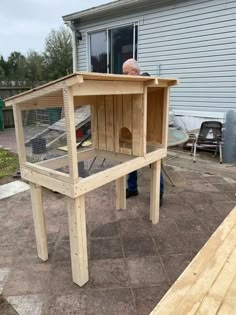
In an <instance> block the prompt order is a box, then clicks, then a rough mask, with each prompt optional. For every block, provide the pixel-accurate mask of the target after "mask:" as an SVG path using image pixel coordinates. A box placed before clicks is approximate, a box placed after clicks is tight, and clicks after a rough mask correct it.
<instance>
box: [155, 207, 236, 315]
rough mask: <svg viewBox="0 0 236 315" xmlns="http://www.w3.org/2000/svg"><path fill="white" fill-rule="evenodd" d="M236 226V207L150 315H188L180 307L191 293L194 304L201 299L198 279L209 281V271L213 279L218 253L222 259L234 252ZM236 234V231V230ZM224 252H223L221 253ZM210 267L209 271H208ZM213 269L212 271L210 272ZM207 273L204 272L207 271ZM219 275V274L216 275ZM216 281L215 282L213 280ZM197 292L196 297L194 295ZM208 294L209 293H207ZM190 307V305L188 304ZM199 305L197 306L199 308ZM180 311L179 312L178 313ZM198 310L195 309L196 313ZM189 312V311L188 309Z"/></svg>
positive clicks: (202, 282)
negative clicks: (196, 285) (198, 298)
mask: <svg viewBox="0 0 236 315" xmlns="http://www.w3.org/2000/svg"><path fill="white" fill-rule="evenodd" d="M235 226H236V207H235V208H234V209H233V210H232V211H231V213H230V214H229V215H228V217H227V218H226V219H225V221H224V222H223V223H222V224H221V225H220V227H219V228H218V229H217V230H216V232H215V233H214V234H213V235H212V237H211V238H210V239H209V240H208V242H207V243H206V244H205V246H204V247H203V248H202V249H201V250H200V252H199V253H198V254H197V255H196V257H195V258H194V259H193V261H192V262H191V263H190V265H189V266H188V267H187V268H186V269H185V271H184V272H183V273H182V275H181V276H180V277H179V278H178V280H177V281H176V282H175V283H174V284H173V286H172V287H171V288H170V290H169V291H168V292H167V293H166V295H165V296H164V297H163V298H162V300H161V301H160V302H159V303H158V305H157V306H156V307H155V308H154V310H153V311H152V312H151V314H150V315H168V314H187V313H185V312H183V313H181V312H182V311H183V309H182V308H181V309H180V306H183V302H184V299H185V298H187V296H188V294H189V293H190V292H191V297H192V298H193V300H192V303H193V304H194V301H196V297H199V295H197V294H201V292H202V290H203V288H200V287H199V284H198V288H197V290H200V291H198V292H196V291H197V290H196V287H195V290H194V291H193V290H192V288H193V289H194V285H195V284H197V283H198V279H199V278H202V276H204V277H206V278H205V280H206V279H208V278H207V277H208V275H207V272H208V271H209V272H210V274H209V277H212V274H214V273H215V272H216V271H217V270H216V268H217V263H216V259H215V256H216V255H217V253H219V254H220V257H227V255H229V254H230V252H231V251H232V248H233V247H234V246H235V241H236V237H235V234H234V235H233V234H231V233H232V231H233V229H235ZM234 233H235V230H234ZM229 237H230V238H231V239H229V241H228V242H229V245H228V244H227V239H228V238H229ZM221 251H222V252H221ZM222 253H223V254H222ZM222 255H223V256H222ZM206 266H208V269H206ZM209 267H211V269H212V270H209V269H210V268H209ZM206 270H207V272H204V271H206ZM216 274H218V273H216ZM213 281H214V280H213ZM204 283H207V281H203V280H201V283H200V284H202V285H203V287H204ZM211 283H212V282H211ZM195 292H196V297H195V295H194V294H192V293H195ZM207 292H208V291H207ZM188 305H189V304H188ZM198 306H199V305H197V307H198ZM177 310H178V311H177ZM196 310H197V308H196V309H195V311H196ZM188 311H189V309H188Z"/></svg>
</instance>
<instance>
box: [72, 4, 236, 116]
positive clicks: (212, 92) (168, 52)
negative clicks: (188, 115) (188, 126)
mask: <svg viewBox="0 0 236 315" xmlns="http://www.w3.org/2000/svg"><path fill="white" fill-rule="evenodd" d="M147 2H148V1H147ZM150 3H153V2H152V1H150ZM152 5H153V4H152ZM115 14H116V15H115ZM132 22H138V25H139V36H138V62H139V64H140V67H141V70H142V71H145V72H146V71H148V72H149V73H150V74H152V75H160V76H164V77H177V78H179V80H180V85H179V86H178V87H175V88H173V89H172V92H171V107H172V109H173V110H180V111H181V110H187V111H206V112H226V111H228V110H230V109H233V110H236V40H235V38H236V0H234V1H231V0H225V1H223V0H208V1H207V0H188V1H187V0H186V1H180V0H177V1H162V2H161V3H160V2H159V1H156V4H155V7H152V8H149V7H148V5H146V6H145V8H139V7H136V8H134V10H133V12H132V14H131V13H129V12H128V11H127V12H126V14H125V15H124V14H123V15H122V16H121V15H117V13H115V12H114V16H108V17H104V18H103V19H93V20H91V21H86V22H84V23H83V21H82V24H81V31H82V34H83V40H82V41H81V42H80V46H79V49H78V68H79V70H88V68H87V58H88V51H87V49H88V47H87V36H86V32H90V31H95V30H99V29H103V28H107V27H114V26H116V25H122V24H128V23H132Z"/></svg>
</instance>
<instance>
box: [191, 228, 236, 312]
mask: <svg viewBox="0 0 236 315" xmlns="http://www.w3.org/2000/svg"><path fill="white" fill-rule="evenodd" d="M235 232H236V229H235ZM234 235H235V237H236V233H234ZM222 259H223V261H224V265H223V268H222V269H221V270H220V272H219V273H218V275H217V276H216V278H215V280H214V282H213V284H212V286H210V287H209V288H208V293H207V294H206V295H205V297H204V298H203V300H202V302H201V304H200V306H199V308H198V310H197V312H196V314H198V315H204V314H207V313H208V312H209V310H211V314H217V312H218V309H219V308H220V307H221V305H223V304H224V302H225V301H224V298H225V295H226V293H227V291H228V289H229V288H230V285H231V284H232V275H235V276H236V246H234V248H233V250H232V252H231V253H230V254H229V255H228V256H226V257H225V256H223V257H222ZM206 281H207V279H206ZM235 300H236V296H235Z"/></svg>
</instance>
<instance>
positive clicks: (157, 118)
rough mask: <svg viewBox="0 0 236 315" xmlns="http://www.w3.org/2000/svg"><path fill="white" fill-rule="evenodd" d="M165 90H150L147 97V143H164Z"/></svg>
mask: <svg viewBox="0 0 236 315" xmlns="http://www.w3.org/2000/svg"><path fill="white" fill-rule="evenodd" d="M163 91H164V90H163V89H155V88H154V89H151V88H150V89H148V95H147V142H151V143H162V141H163V134H162V127H163V102H164V95H163Z"/></svg>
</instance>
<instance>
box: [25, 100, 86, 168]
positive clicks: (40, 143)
mask: <svg viewBox="0 0 236 315" xmlns="http://www.w3.org/2000/svg"><path fill="white" fill-rule="evenodd" d="M74 116H75V121H74V124H73V125H74V130H75V135H76V142H77V149H78V150H79V149H80V148H81V147H82V146H87V147H89V146H91V123H90V120H91V113H90V106H88V105H86V106H82V107H80V108H78V109H75V113H74ZM22 121H23V130H24V137H25V139H24V142H25V149H26V160H27V162H31V163H37V162H40V161H44V160H50V159H53V158H56V157H60V156H64V155H67V154H68V146H67V144H68V143H67V132H66V123H65V118H64V109H63V107H57V108H48V109H43V110H26V111H23V113H22ZM65 164H66V165H65V167H62V168H60V169H58V170H59V171H62V172H64V173H68V172H69V170H68V161H67V162H66V163H65Z"/></svg>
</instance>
